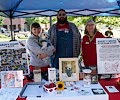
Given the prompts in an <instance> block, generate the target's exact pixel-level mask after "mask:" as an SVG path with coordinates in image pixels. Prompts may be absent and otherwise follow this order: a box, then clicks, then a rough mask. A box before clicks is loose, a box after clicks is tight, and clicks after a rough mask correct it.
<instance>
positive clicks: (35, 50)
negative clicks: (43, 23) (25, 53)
mask: <svg viewBox="0 0 120 100" xmlns="http://www.w3.org/2000/svg"><path fill="white" fill-rule="evenodd" d="M38 39H39V38H38V37H36V36H34V35H33V34H32V35H31V36H30V37H29V38H28V41H27V48H28V50H29V55H30V64H31V65H33V66H35V67H45V66H48V65H49V64H50V59H48V60H47V61H44V60H41V59H38V58H37V55H40V54H47V55H48V56H51V55H53V49H54V47H53V46H52V44H51V43H50V44H51V45H50V46H48V49H47V51H44V50H41V47H40V46H39V44H38V43H37V42H36V41H38ZM49 42H50V41H49Z"/></svg>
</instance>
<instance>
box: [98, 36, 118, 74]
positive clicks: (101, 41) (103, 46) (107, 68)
mask: <svg viewBox="0 0 120 100" xmlns="http://www.w3.org/2000/svg"><path fill="white" fill-rule="evenodd" d="M96 45H97V46H96V48H97V68H98V74H116V73H120V39H118V38H97V39H96Z"/></svg>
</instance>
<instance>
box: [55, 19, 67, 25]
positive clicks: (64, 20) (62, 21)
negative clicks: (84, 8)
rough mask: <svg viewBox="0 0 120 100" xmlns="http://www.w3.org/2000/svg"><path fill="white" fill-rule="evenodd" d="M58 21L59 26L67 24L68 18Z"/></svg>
mask: <svg viewBox="0 0 120 100" xmlns="http://www.w3.org/2000/svg"><path fill="white" fill-rule="evenodd" d="M57 21H58V23H59V24H65V23H66V22H67V17H66V18H64V19H59V18H57Z"/></svg>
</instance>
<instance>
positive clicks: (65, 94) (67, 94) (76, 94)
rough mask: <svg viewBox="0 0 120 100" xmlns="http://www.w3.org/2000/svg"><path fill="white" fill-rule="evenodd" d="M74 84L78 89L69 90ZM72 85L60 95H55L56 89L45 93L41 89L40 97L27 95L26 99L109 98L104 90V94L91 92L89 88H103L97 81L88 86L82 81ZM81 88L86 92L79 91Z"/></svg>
mask: <svg viewBox="0 0 120 100" xmlns="http://www.w3.org/2000/svg"><path fill="white" fill-rule="evenodd" d="M74 86H76V87H79V90H76V89H74V91H71V88H74ZM74 86H73V87H67V90H63V92H62V95H57V93H56V92H57V91H55V92H53V93H46V92H45V91H43V92H42V94H41V97H37V96H35V95H34V96H33V95H32V96H27V100H109V98H108V94H107V93H106V92H105V93H106V94H99V95H98V94H97V95H94V94H93V92H92V90H91V89H103V88H102V86H101V85H100V84H99V83H98V84H91V86H90V87H89V88H85V87H83V81H78V82H76V84H75V85H74ZM83 90H84V92H86V94H83V93H80V91H83ZM103 90H104V89H103ZM28 91H30V90H28ZM104 91H105V90H104ZM31 92H32V93H35V92H36V93H37V94H38V93H39V91H37V89H36V90H35V91H31Z"/></svg>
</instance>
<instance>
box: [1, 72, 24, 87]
mask: <svg viewBox="0 0 120 100" xmlns="http://www.w3.org/2000/svg"><path fill="white" fill-rule="evenodd" d="M1 86H2V88H6V87H8V88H9V87H13V88H15V87H23V71H1Z"/></svg>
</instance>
